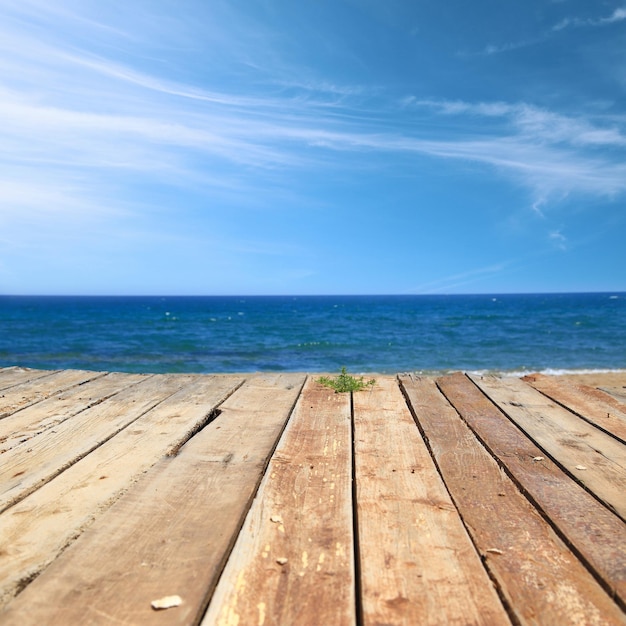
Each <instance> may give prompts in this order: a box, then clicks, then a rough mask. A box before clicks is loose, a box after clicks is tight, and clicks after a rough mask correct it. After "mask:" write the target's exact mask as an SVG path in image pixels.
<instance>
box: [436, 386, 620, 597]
mask: <svg viewBox="0 0 626 626" xmlns="http://www.w3.org/2000/svg"><path fill="white" fill-rule="evenodd" d="M437 385H438V386H439V388H440V389H441V391H442V392H443V393H444V394H445V396H446V398H447V399H448V401H449V402H450V403H451V404H452V405H453V406H454V407H455V408H456V410H457V411H458V412H459V414H460V415H461V417H462V418H463V419H464V420H465V422H466V423H467V424H468V425H469V426H470V428H471V429H472V430H473V431H474V432H475V433H476V435H477V436H478V437H479V438H480V440H481V441H482V442H483V443H484V444H485V446H486V447H487V448H488V449H489V451H490V452H491V454H493V455H494V456H496V457H497V458H498V459H499V460H500V463H502V464H503V465H504V466H505V467H506V468H507V470H508V471H509V472H510V474H511V475H512V476H513V477H514V478H515V480H516V481H517V482H518V484H519V485H520V486H521V487H522V488H523V490H524V491H525V492H526V493H527V494H528V495H529V496H530V498H531V499H532V501H533V502H535V503H536V504H537V505H538V507H539V508H540V510H542V511H543V513H544V515H545V516H546V517H547V518H549V519H550V521H551V522H552V524H553V525H554V526H555V527H556V528H558V529H559V530H560V532H561V534H562V535H563V536H565V537H566V541H567V543H568V545H572V546H574V548H575V549H576V550H577V551H578V553H579V554H580V555H581V556H582V558H583V559H584V560H585V561H586V562H587V563H588V566H589V568H591V569H592V570H593V571H594V572H595V573H596V576H597V577H598V578H599V579H600V580H602V581H603V584H604V585H605V587H606V588H607V589H609V590H610V592H611V593H612V594H614V596H615V597H616V598H618V599H619V601H620V603H621V606H622V608H626V524H625V523H624V522H623V521H622V520H621V519H619V518H618V517H617V516H616V515H615V514H613V513H612V512H611V511H609V510H608V509H607V508H606V507H605V506H603V505H602V504H600V503H599V502H598V501H597V500H596V499H595V498H594V497H593V496H592V495H591V494H589V493H588V492H587V491H585V489H583V488H582V487H581V486H580V485H579V484H578V483H577V482H575V481H573V480H572V479H571V477H570V476H569V475H568V474H566V473H565V472H563V471H562V470H561V468H560V467H559V466H557V465H556V464H555V463H554V462H552V461H551V460H550V459H549V458H547V457H545V456H543V452H542V451H541V450H540V449H539V448H538V447H537V446H536V445H535V444H534V443H533V442H532V441H531V440H530V439H529V438H528V437H526V436H525V435H524V434H523V433H522V431H520V430H519V428H517V426H515V425H514V424H513V423H512V422H511V421H510V420H508V419H507V418H506V417H505V416H504V415H503V414H502V412H501V411H500V410H499V409H498V407H496V406H495V405H494V404H493V403H492V402H491V401H490V400H489V399H488V398H487V397H486V396H485V395H484V394H483V393H482V392H481V391H480V390H479V389H478V388H477V387H476V386H475V385H474V383H473V382H472V381H470V380H469V379H468V378H467V377H466V376H464V375H463V374H454V375H451V376H445V377H443V378H439V379H438V380H437Z"/></svg>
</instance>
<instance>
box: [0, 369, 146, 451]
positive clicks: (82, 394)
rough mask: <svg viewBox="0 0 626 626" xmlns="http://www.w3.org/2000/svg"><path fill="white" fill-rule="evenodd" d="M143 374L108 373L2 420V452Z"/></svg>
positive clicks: (93, 404)
mask: <svg viewBox="0 0 626 626" xmlns="http://www.w3.org/2000/svg"><path fill="white" fill-rule="evenodd" d="M145 378H147V376H146V375H143V374H119V373H115V374H107V375H106V376H102V377H100V378H96V379H94V380H90V381H88V382H86V383H84V384H82V385H79V386H77V387H72V388H71V389H68V390H67V391H64V392H62V393H60V394H58V395H57V396H54V397H53V398H48V399H47V400H42V401H41V402H38V403H37V404H34V405H32V406H29V407H26V408H25V409H22V410H21V411H18V412H17V413H12V414H11V415H8V416H7V417H5V418H4V419H2V420H0V454H3V453H5V452H6V451H7V450H10V449H11V448H14V447H15V446H16V445H19V444H21V443H24V442H26V441H28V440H29V439H31V438H32V437H34V436H36V435H39V434H41V433H42V432H44V431H45V430H48V429H49V428H53V427H54V426H56V425H57V424H60V423H61V422H63V421H65V420H66V419H68V418H70V417H73V416H74V415H77V414H78V413H81V412H83V411H84V410H86V409H89V408H91V407H92V406H95V405H96V404H99V403H100V402H103V401H104V400H106V399H107V398H110V397H111V396H113V395H115V394H116V393H119V392H120V391H123V390H124V389H127V388H129V387H131V386H132V385H135V384H136V383H138V382H141V381H142V380H144V379H145Z"/></svg>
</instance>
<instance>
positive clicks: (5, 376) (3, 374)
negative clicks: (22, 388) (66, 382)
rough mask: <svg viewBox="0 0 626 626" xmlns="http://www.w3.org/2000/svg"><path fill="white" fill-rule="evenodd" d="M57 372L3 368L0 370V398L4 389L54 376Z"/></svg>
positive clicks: (25, 368) (24, 368)
mask: <svg viewBox="0 0 626 626" xmlns="http://www.w3.org/2000/svg"><path fill="white" fill-rule="evenodd" d="M57 371H58V370H33V369H30V368H27V367H3V368H1V369H0V396H1V395H2V392H3V391H4V390H5V389H8V388H9V387H14V386H15V385H19V384H21V383H25V382H28V381H29V380H35V379H37V378H43V377H44V376H50V375H51V374H55V373H56V372H57Z"/></svg>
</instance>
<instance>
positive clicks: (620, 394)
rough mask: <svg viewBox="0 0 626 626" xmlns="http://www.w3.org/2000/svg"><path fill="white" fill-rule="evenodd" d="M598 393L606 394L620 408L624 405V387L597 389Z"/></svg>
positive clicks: (625, 402)
mask: <svg viewBox="0 0 626 626" xmlns="http://www.w3.org/2000/svg"><path fill="white" fill-rule="evenodd" d="M598 389H600V391H604V392H605V393H608V394H609V395H610V396H611V397H613V398H615V400H617V401H618V402H619V403H620V404H621V405H622V406H624V405H626V389H624V387H605V386H602V387H598Z"/></svg>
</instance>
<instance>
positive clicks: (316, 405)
mask: <svg viewBox="0 0 626 626" xmlns="http://www.w3.org/2000/svg"><path fill="white" fill-rule="evenodd" d="M376 379H377V384H376V385H375V386H374V387H373V388H371V389H368V390H366V391H362V392H358V393H355V394H354V395H353V396H352V397H351V396H350V395H349V394H334V393H333V392H332V391H330V390H329V389H327V388H325V387H322V386H321V385H319V383H317V382H316V376H308V377H307V376H306V375H304V374H276V375H274V374H260V375H215V376H210V375H134V374H119V373H104V372H87V371H58V372H49V371H36V370H25V369H21V368H6V369H0V418H1V419H0V451H1V454H0V605H1V606H2V607H3V610H2V612H0V624H2V625H5V624H11V625H16V626H18V625H19V626H25V625H26V626H27V625H30V624H32V625H36V626H52V625H59V626H66V625H74V624H77V625H81V626H86V625H89V624H106V625H109V624H111V625H114V624H115V625H119V624H127V625H129V624H136V625H144V624H155V625H160V624H202V625H203V626H209V625H211V626H212V625H220V626H221V625H224V626H236V625H239V626H248V625H254V626H257V625H258V626H264V625H265V626H268V625H273V624H277V625H283V624H285V625H286V624H295V625H298V626H300V625H308V624H311V625H315V626H319V625H322V626H338V625H344V624H345V625H359V626H361V625H364V626H370V625H372V626H373V625H379V626H382V625H391V624H411V625H416V624H420V625H421V624H494V625H497V626H500V625H503V624H542V625H545V624H554V625H559V626H561V625H563V624H624V623H626V617H625V612H624V610H625V609H626V524H625V522H624V520H626V443H625V442H626V404H625V402H626V401H625V398H624V395H623V394H624V391H625V387H613V388H608V389H605V390H598V389H595V388H590V387H583V386H575V385H573V384H570V383H567V382H566V381H564V380H560V379H557V378H551V377H545V376H540V375H537V376H534V377H531V379H527V380H520V379H517V378H505V379H498V378H489V377H484V378H483V377H472V376H466V375H464V374H461V373H458V374H452V375H449V376H445V377H443V378H440V379H438V380H433V379H427V378H417V377H413V376H408V375H407V376H399V377H392V376H377V377H376ZM624 385H625V386H626V380H624ZM171 597H173V599H172V598H171ZM163 598H166V600H165V604H166V605H167V604H173V605H175V606H172V607H171V608H165V609H161V610H157V609H155V608H153V607H152V603H153V602H154V601H156V600H159V599H163ZM167 598H170V599H169V600H167Z"/></svg>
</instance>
